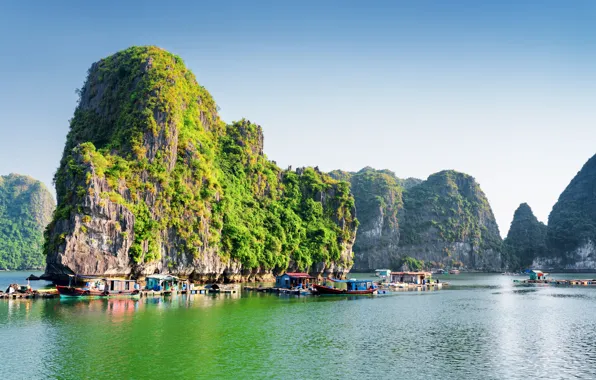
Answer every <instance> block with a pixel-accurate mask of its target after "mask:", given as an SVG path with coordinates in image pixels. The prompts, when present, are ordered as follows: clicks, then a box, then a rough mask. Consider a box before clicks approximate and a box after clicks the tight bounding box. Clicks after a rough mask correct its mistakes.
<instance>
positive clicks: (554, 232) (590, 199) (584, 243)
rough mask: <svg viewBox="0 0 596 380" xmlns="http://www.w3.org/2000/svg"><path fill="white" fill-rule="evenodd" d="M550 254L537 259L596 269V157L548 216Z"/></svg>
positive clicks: (566, 267) (555, 265)
mask: <svg viewBox="0 0 596 380" xmlns="http://www.w3.org/2000/svg"><path fill="white" fill-rule="evenodd" d="M547 243H548V253H547V254H546V255H541V256H540V257H537V258H535V260H534V263H533V266H534V267H540V268H551V269H562V270H577V271H584V270H585V271H589V270H594V269H596V156H594V157H592V158H590V159H589V160H588V162H586V164H585V165H584V166H583V168H582V169H581V170H580V171H579V173H577V175H576V176H575V177H574V178H573V180H572V181H571V183H569V185H568V186H567V188H566V189H565V190H564V191H563V193H562V194H561V196H560V197H559V200H558V201H557V203H556V204H555V205H554V207H553V209H552V211H551V213H550V215H549V217H548V232H547Z"/></svg>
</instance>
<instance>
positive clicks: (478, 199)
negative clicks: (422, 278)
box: [399, 170, 502, 271]
mask: <svg viewBox="0 0 596 380" xmlns="http://www.w3.org/2000/svg"><path fill="white" fill-rule="evenodd" d="M403 208H404V210H403V212H402V213H401V214H400V218H399V221H400V231H401V239H400V248H399V251H400V255H401V256H410V257H413V258H416V259H419V260H424V261H425V262H426V263H427V264H429V265H430V266H448V267H450V266H462V267H465V268H468V269H477V270H488V271H497V270H500V268H501V265H502V264H501V245H502V240H501V236H500V235H499V228H498V226H497V223H496V220H495V217H494V215H493V212H492V210H491V207H490V204H489V202H488V200H487V198H486V196H485V195H484V193H483V191H482V190H481V189H480V186H479V185H478V183H477V182H476V181H475V180H474V178H473V177H471V176H469V175H467V174H464V173H459V172H456V171H452V170H449V171H442V172H439V173H436V174H433V175H431V176H429V177H428V179H427V180H426V181H424V182H423V183H421V184H419V185H417V186H415V187H412V188H411V189H409V190H408V191H405V192H404V207H403Z"/></svg>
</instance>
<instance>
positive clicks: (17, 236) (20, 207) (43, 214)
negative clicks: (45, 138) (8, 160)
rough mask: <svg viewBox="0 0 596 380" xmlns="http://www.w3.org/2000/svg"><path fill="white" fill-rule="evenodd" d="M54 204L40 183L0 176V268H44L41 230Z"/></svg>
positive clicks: (30, 179) (49, 217)
mask: <svg viewBox="0 0 596 380" xmlns="http://www.w3.org/2000/svg"><path fill="white" fill-rule="evenodd" d="M54 207H55V201H54V198H53V197H52V195H51V194H50V192H49V191H48V189H47V188H46V187H45V186H44V185H43V184H42V183H41V182H39V181H37V180H35V179H33V178H31V177H27V176H23V175H19V174H10V175H7V176H0V269H11V270H12V269H29V268H40V267H43V261H44V257H43V251H42V244H43V231H44V229H45V227H46V225H47V224H48V223H49V222H50V219H51V217H52V212H53V211H54Z"/></svg>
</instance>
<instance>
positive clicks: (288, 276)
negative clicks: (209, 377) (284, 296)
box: [275, 273, 314, 289]
mask: <svg viewBox="0 0 596 380" xmlns="http://www.w3.org/2000/svg"><path fill="white" fill-rule="evenodd" d="M313 279H314V277H313V276H311V275H309V274H308V273H284V274H282V275H281V276H277V277H275V287H276V288H283V289H292V288H295V287H302V288H307V287H308V284H310V283H312V282H313Z"/></svg>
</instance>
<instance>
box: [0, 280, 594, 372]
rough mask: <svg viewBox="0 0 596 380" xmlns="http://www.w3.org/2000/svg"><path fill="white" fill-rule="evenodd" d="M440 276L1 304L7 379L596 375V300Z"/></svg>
mask: <svg viewBox="0 0 596 380" xmlns="http://www.w3.org/2000/svg"><path fill="white" fill-rule="evenodd" d="M563 276H564V275H559V276H557V277H563ZM579 276H580V275H575V276H571V277H579ZM583 276H584V277H596V275H583ZM567 277H569V275H568V276H567ZM445 278H448V281H450V282H452V285H454V286H452V287H451V289H450V290H442V291H433V292H402V293H397V294H395V295H391V296H377V297H360V298H358V297H356V298H347V297H309V298H292V297H279V296H275V295H266V294H250V293H243V294H240V295H235V296H224V295H219V296H216V297H213V296H203V295H197V296H191V297H190V298H188V297H186V296H179V297H171V298H163V299H160V298H156V299H151V298H150V299H141V300H139V301H135V300H131V299H110V300H91V301H76V300H75V301H64V300H36V301H25V300H22V301H18V300H17V301H0V342H2V344H1V345H0V357H2V361H0V367H1V369H2V374H3V375H2V378H5V379H12V378H15V379H21V378H62V379H79V378H98V379H103V378H130V379H148V378H175V377H176V378H284V379H293V378H309V379H313V378H326V379H336V378H393V377H400V378H407V379H429V378H441V379H464V378H466V379H504V378H508V379H517V378H519V379H527V378H570V377H573V378H586V379H588V378H595V377H596V343H595V342H596V318H595V317H594V315H596V289H589V288H554V287H538V288H532V287H513V282H512V279H514V278H519V277H506V276H500V275H483V274H473V275H466V274H462V275H460V276H448V277H447V276H446V277H445Z"/></svg>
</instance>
